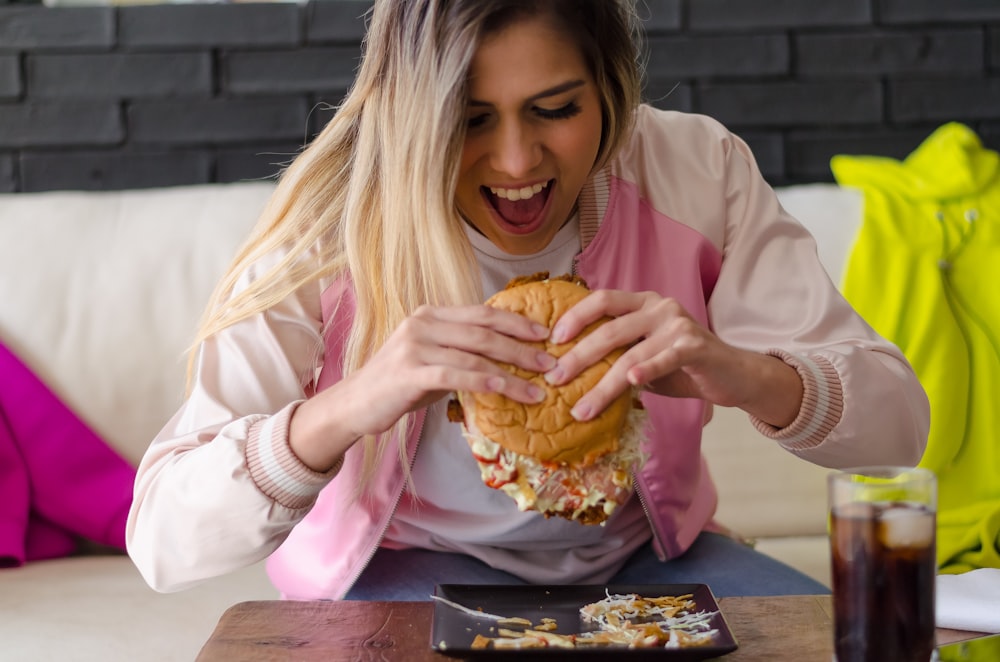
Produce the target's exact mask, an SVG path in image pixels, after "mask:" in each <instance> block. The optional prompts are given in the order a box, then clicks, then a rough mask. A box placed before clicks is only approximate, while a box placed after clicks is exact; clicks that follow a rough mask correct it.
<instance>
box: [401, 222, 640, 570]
mask: <svg viewBox="0 0 1000 662" xmlns="http://www.w3.org/2000/svg"><path fill="white" fill-rule="evenodd" d="M467 232H468V234H469V239H470V240H471V241H472V245H473V248H474V249H475V252H476V256H477V258H478V260H479V265H480V268H481V271H482V278H483V291H484V294H485V295H486V296H487V297H488V296H491V295H492V294H494V293H495V292H498V291H499V290H501V289H503V287H504V286H505V285H506V284H507V282H508V281H509V280H510V279H511V278H514V277H515V276H524V275H530V274H533V273H536V272H539V271H548V272H549V273H550V274H552V275H560V274H564V273H570V272H571V271H572V268H573V258H574V256H575V255H576V254H577V252H579V249H580V236H579V225H578V222H577V219H576V217H575V216H574V218H573V219H572V220H571V221H570V222H569V223H567V224H566V225H565V226H564V227H563V228H562V229H561V230H560V231H559V233H558V234H557V235H556V236H555V237H554V238H553V240H552V242H551V243H550V244H549V245H548V246H547V247H546V248H545V249H544V250H543V251H541V252H540V253H537V254H534V255H508V254H506V253H504V252H503V251H501V250H500V249H499V248H497V247H496V246H495V245H494V244H493V243H492V242H490V241H489V240H488V239H487V238H486V237H484V236H482V235H480V234H479V233H478V232H476V231H475V230H474V229H472V228H471V227H469V228H467ZM446 407H447V399H445V400H441V401H440V402H438V403H436V404H434V405H432V406H431V407H430V409H429V410H428V412H427V419H426V421H425V423H424V429H423V434H422V437H421V440H420V446H419V448H418V450H417V456H416V459H415V461H414V464H413V469H412V476H413V490H412V491H410V490H409V489H407V490H406V491H405V492H404V494H403V496H402V499H401V500H400V503H399V506H398V507H397V509H396V512H395V513H394V515H393V519H392V522H391V524H390V525H389V529H388V531H387V533H386V537H385V539H384V541H383V543H382V544H383V545H384V546H386V547H392V548H405V547H420V548H424V549H432V550H438V551H447V552H461V553H465V554H468V555H470V556H473V557H476V558H478V559H480V560H482V561H483V562H485V563H487V564H488V565H490V566H492V567H494V568H499V569H501V570H505V571H507V572H510V573H512V574H514V575H517V576H518V577H521V578H522V579H524V580H526V581H530V582H533V583H539V584H546V583H548V584H555V583H586V582H594V583H604V582H606V581H607V580H608V579H610V578H611V577H612V576H613V575H614V573H615V572H616V571H617V570H618V569H619V568H620V567H621V566H622V564H623V563H624V562H625V560H626V559H627V558H628V557H629V556H631V554H632V553H633V552H634V551H635V550H636V549H638V548H639V547H640V546H641V545H643V544H644V543H645V542H646V541H647V540H649V538H650V529H649V524H648V522H647V521H646V517H645V515H644V513H643V511H642V506H641V505H640V504H639V502H638V498H636V497H635V496H633V497H632V498H631V499H629V500H628V501H627V502H626V503H625V504H623V505H622V506H621V507H619V508H618V509H617V511H616V512H615V513H614V514H613V515H612V516H611V517H610V518H609V519H608V521H607V522H606V523H605V525H604V526H588V525H584V524H579V523H577V522H571V521H569V520H565V519H562V518H559V517H552V518H549V519H546V518H545V517H543V516H542V515H540V514H539V513H537V512H534V511H532V512H521V511H519V510H518V509H517V505H516V504H515V502H514V500H513V499H511V498H510V497H509V496H507V495H506V494H504V493H503V492H501V491H499V490H494V489H491V488H489V487H487V486H486V485H484V484H483V482H482V479H481V478H480V474H479V467H478V465H477V464H476V461H475V459H474V458H473V457H472V453H471V452H470V450H469V445H468V443H467V442H466V441H465V439H464V437H462V431H461V425H460V424H458V423H452V422H450V421H449V420H448V417H447V413H446ZM442 476H447V480H442Z"/></svg>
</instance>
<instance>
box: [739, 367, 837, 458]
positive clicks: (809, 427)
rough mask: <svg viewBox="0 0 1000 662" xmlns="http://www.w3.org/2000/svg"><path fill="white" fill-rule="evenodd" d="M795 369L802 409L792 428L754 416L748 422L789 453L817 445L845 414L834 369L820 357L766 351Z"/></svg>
mask: <svg viewBox="0 0 1000 662" xmlns="http://www.w3.org/2000/svg"><path fill="white" fill-rule="evenodd" d="M765 354H767V355H768V356H774V357H776V358H779V359H781V360H782V361H784V362H785V363H786V364H788V365H790V366H791V367H793V368H795V371H796V372H797V373H799V377H800V378H801V379H802V386H803V393H802V406H801V407H800V408H799V415H798V416H796V417H795V420H794V421H792V423H791V425H789V426H788V427H784V428H776V427H774V426H773V425H771V424H770V423H765V422H764V421H762V420H760V419H759V418H757V417H755V416H751V417H750V420H751V422H752V423H753V425H754V427H755V428H757V430H758V431H759V432H760V433H761V434H763V435H765V436H767V437H770V438H771V439H774V440H775V441H777V442H778V443H780V444H781V445H782V446H784V447H785V448H788V449H790V450H802V449H805V448H812V447H813V446H817V445H819V444H820V443H822V442H823V440H824V439H826V437H827V435H829V434H830V432H831V431H832V430H833V428H834V427H836V425H837V423H839V422H840V417H841V415H842V414H843V412H844V392H843V388H842V386H841V382H840V375H839V374H837V370H836V368H834V367H833V364H832V363H830V361H828V360H827V359H825V358H823V357H822V356H803V355H800V354H791V353H789V352H786V351H784V350H780V349H771V350H768V351H767V352H765Z"/></svg>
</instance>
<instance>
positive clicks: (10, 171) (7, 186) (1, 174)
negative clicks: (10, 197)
mask: <svg viewBox="0 0 1000 662" xmlns="http://www.w3.org/2000/svg"><path fill="white" fill-rule="evenodd" d="M16 190H17V180H16V178H15V175H14V155H13V154H10V153H7V154H2V153H0V193H13V192H14V191H16Z"/></svg>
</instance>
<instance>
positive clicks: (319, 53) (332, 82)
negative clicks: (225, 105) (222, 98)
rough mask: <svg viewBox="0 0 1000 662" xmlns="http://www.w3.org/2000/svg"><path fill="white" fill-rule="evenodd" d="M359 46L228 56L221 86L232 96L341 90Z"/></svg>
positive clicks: (348, 80) (352, 71)
mask: <svg viewBox="0 0 1000 662" xmlns="http://www.w3.org/2000/svg"><path fill="white" fill-rule="evenodd" d="M360 58H361V49H360V47H359V46H350V45H349V46H333V47H328V48H305V49H301V50H294V51H263V52H262V51H249V52H239V53H235V52H234V53H228V54H226V55H225V58H224V60H223V87H224V89H225V90H226V91H227V92H233V93H236V94H277V93H283V92H311V91H315V90H325V89H330V90H344V91H346V90H347V89H348V88H349V87H350V86H351V83H353V82H354V74H355V71H356V69H357V66H358V63H359V62H360Z"/></svg>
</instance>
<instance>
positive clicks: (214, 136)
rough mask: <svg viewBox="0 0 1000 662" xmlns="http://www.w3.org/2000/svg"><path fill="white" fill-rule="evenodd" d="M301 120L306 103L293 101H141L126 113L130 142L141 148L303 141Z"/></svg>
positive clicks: (263, 99) (304, 114)
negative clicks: (138, 144)
mask: <svg viewBox="0 0 1000 662" xmlns="http://www.w3.org/2000/svg"><path fill="white" fill-rule="evenodd" d="M306 116H307V108H306V103H305V99H302V98H296V97H289V98H273V99H266V98H257V99H251V100H248V99H209V100H188V101H179V100H168V101H158V102H153V101H142V102H136V103H134V104H132V105H131V106H130V107H129V109H128V121H129V126H130V127H131V129H132V130H131V135H130V138H131V139H132V140H134V141H135V142H136V143H145V144H149V143H159V144H163V143H206V144H225V143H232V142H243V141H259V140H261V139H267V140H283V139H287V140H302V139H303V138H304V135H305V132H306Z"/></svg>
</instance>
